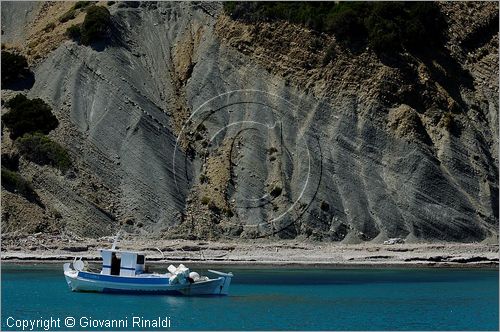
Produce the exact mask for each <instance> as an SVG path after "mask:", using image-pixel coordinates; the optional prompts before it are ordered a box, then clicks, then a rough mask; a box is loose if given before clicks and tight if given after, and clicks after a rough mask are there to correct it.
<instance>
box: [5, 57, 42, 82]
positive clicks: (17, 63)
mask: <svg viewBox="0 0 500 332" xmlns="http://www.w3.org/2000/svg"><path fill="white" fill-rule="evenodd" d="M16 83H21V85H23V86H24V85H26V87H27V88H31V86H32V85H33V83H34V76H33V73H32V72H31V70H30V69H29V66H28V61H27V60H26V58H25V57H24V56H23V55H20V54H16V53H11V52H8V51H4V50H2V86H3V87H6V88H14V89H15V88H16ZM29 84H31V86H28V85H29ZM20 89H23V87H20Z"/></svg>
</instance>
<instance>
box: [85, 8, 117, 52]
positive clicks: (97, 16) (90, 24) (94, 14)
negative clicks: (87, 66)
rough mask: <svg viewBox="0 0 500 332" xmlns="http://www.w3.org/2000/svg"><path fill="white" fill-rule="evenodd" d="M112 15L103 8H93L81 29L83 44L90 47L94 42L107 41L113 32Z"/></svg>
mask: <svg viewBox="0 0 500 332" xmlns="http://www.w3.org/2000/svg"><path fill="white" fill-rule="evenodd" d="M111 24H112V21H111V14H110V13H109V10H108V9H107V8H105V7H102V6H91V7H89V8H88V9H87V14H86V15H85V19H84V21H83V23H82V26H81V28H80V33H81V42H82V44H83V45H90V44H91V43H93V42H96V41H99V40H103V39H106V38H107V37H108V36H109V32H110V30H111Z"/></svg>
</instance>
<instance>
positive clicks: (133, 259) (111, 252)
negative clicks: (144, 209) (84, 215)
mask: <svg viewBox="0 0 500 332" xmlns="http://www.w3.org/2000/svg"><path fill="white" fill-rule="evenodd" d="M99 252H100V254H101V257H102V268H101V270H100V271H91V270H90V269H89V268H88V264H87V263H86V262H84V261H82V259H81V258H80V259H76V258H75V260H73V262H71V263H66V264H64V277H65V278H66V282H67V283H68V286H69V288H70V289H71V290H72V291H80V292H103V293H149V294H167V295H228V294H229V285H230V284H231V278H232V277H233V274H232V273H223V272H219V271H214V270H208V272H210V273H212V274H214V275H215V277H213V278H209V277H206V276H200V275H199V274H198V273H197V272H191V271H190V270H189V269H188V268H187V267H185V266H184V265H182V264H180V265H179V266H178V267H175V266H173V265H170V266H169V267H168V273H149V272H147V269H146V257H145V255H144V254H141V253H139V252H133V251H123V250H117V249H115V246H114V245H113V248H112V249H99Z"/></svg>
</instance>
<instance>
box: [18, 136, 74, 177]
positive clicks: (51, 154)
mask: <svg viewBox="0 0 500 332" xmlns="http://www.w3.org/2000/svg"><path fill="white" fill-rule="evenodd" d="M16 144H17V147H18V149H19V152H20V153H21V154H22V155H23V156H24V157H25V158H26V159H28V160H29V161H32V162H34V163H36V164H39V165H50V166H52V167H56V168H58V169H59V170H61V171H62V172H66V171H67V170H68V169H69V168H70V167H71V159H70V157H69V154H68V152H67V151H66V150H65V149H64V148H63V147H62V146H61V145H59V144H58V143H56V142H54V141H52V140H51V139H50V138H49V137H47V136H45V135H43V134H39V133H34V134H25V135H24V136H23V137H21V138H19V139H17V140H16Z"/></svg>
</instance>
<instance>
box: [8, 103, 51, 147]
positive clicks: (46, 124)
mask: <svg viewBox="0 0 500 332" xmlns="http://www.w3.org/2000/svg"><path fill="white" fill-rule="evenodd" d="M5 106H6V107H8V108H10V111H9V112H8V113H7V114H5V115H4V116H2V123H3V124H4V125H5V126H6V127H7V128H9V130H10V137H11V138H12V139H16V138H18V137H20V136H22V135H24V134H26V133H34V132H39V133H43V134H48V133H49V132H50V131H51V130H53V129H55V128H57V126H58V125H59V121H57V118H56V117H55V116H54V114H52V110H51V108H50V106H49V105H47V103H45V102H44V101H43V100H42V99H39V98H36V99H28V98H26V96H24V95H22V94H18V95H17V96H15V97H14V98H12V99H10V100H8V101H7V102H6V103H5Z"/></svg>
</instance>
